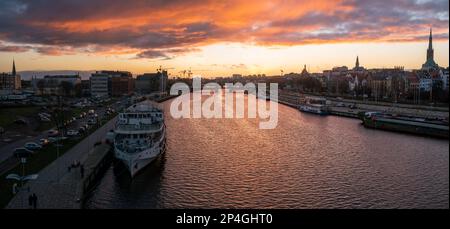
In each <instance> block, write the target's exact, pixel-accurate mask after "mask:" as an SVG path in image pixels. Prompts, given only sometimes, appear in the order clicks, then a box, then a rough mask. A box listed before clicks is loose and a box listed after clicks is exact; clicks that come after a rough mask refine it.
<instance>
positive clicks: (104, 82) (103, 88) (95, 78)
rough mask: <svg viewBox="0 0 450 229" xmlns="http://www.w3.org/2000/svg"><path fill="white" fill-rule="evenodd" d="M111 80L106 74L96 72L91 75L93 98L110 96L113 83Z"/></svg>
mask: <svg viewBox="0 0 450 229" xmlns="http://www.w3.org/2000/svg"><path fill="white" fill-rule="evenodd" d="M109 78H110V77H109V75H108V74H107V73H104V72H95V73H93V74H92V75H91V78H90V82H91V84H90V86H91V96H92V97H108V96H109V95H110V93H109V92H110V88H111V82H110V80H109Z"/></svg>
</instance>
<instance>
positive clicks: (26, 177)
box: [6, 153, 38, 208]
mask: <svg viewBox="0 0 450 229" xmlns="http://www.w3.org/2000/svg"><path fill="white" fill-rule="evenodd" d="M18 155H19V156H20V163H21V164H22V176H20V175H18V174H15V173H11V174H8V175H7V176H6V179H9V180H17V181H20V188H16V187H15V186H14V190H13V192H14V194H15V193H16V191H21V190H23V189H24V187H23V182H24V181H27V180H36V179H37V178H38V174H30V175H25V164H26V163H27V157H28V156H30V154H26V153H20V154H18ZM21 202H22V208H23V195H22V196H21Z"/></svg>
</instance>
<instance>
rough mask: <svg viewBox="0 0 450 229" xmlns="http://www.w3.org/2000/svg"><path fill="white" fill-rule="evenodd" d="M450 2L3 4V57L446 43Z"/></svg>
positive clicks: (65, 0)
mask: <svg viewBox="0 0 450 229" xmlns="http://www.w3.org/2000/svg"><path fill="white" fill-rule="evenodd" d="M448 21H449V15H448V0H436V1H434V0H433V1H426V0H377V1H372V0H336V1H329V0H314V1H306V0H284V1H282V0H279V1H278V0H273V1H257V0H248V1H237V0H235V1H213V0H207V1H200V0H198V1H197V0H175V1H174V0H172V1H164V0H150V1H132V2H130V1H121V0H90V1H87V0H86V1H83V0H2V1H0V41H3V42H4V43H8V44H10V45H4V44H2V43H0V52H24V51H29V50H34V51H36V52H38V53H41V54H43V55H66V54H73V53H86V52H88V53H94V54H111V53H115V54H121V53H122V54H125V53H126V54H130V53H131V54H135V55H136V58H149V59H171V58H174V57H176V56H179V55H183V54H185V53H188V52H193V51H196V50H198V47H201V46H204V45H207V44H213V43H216V42H243V43H247V42H248V43H252V44H256V45H266V46H271V45H302V44H310V43H337V42H349V41H350V42H366V41H375V42H377V41H379V42H410V41H417V40H423V38H424V36H426V33H427V31H428V28H429V27H430V26H432V27H433V29H434V32H435V38H436V39H448Z"/></svg>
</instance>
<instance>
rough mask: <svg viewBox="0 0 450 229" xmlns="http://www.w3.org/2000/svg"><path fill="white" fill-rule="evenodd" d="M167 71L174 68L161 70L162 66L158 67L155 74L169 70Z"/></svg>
mask: <svg viewBox="0 0 450 229" xmlns="http://www.w3.org/2000/svg"><path fill="white" fill-rule="evenodd" d="M169 69H175V68H162V66H161V65H159V68H158V69H156V71H157V72H162V71H167V70H169Z"/></svg>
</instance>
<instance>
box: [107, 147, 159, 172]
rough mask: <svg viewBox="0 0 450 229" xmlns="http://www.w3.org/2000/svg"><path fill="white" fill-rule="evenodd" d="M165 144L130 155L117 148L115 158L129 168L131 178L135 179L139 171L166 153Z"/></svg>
mask: <svg viewBox="0 0 450 229" xmlns="http://www.w3.org/2000/svg"><path fill="white" fill-rule="evenodd" d="M165 150H166V147H165V142H164V143H163V145H162V146H161V147H153V148H150V149H147V150H144V151H141V152H138V153H134V154H128V153H124V152H122V151H120V150H119V149H117V148H115V150H114V156H115V158H116V159H119V160H120V161H121V162H122V163H123V164H124V165H125V167H126V168H127V170H128V172H129V174H130V176H131V177H134V176H135V175H136V174H137V173H138V172H139V171H141V170H142V169H144V168H145V167H146V166H148V165H149V164H150V163H152V162H153V161H154V160H155V159H157V158H158V157H159V156H160V155H161V154H163V153H165Z"/></svg>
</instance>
